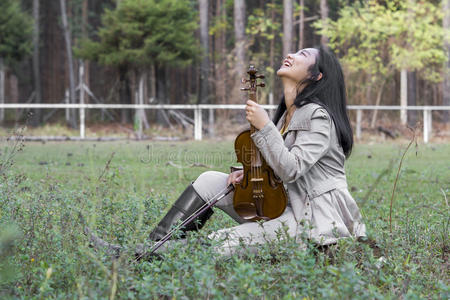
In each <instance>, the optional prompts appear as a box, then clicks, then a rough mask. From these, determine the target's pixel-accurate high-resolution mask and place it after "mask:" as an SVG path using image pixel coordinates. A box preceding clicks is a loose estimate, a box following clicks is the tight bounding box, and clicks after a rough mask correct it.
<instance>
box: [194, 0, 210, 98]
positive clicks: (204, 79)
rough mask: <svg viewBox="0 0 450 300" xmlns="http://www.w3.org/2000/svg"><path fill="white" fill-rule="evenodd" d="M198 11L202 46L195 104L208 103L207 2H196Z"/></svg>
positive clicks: (205, 0)
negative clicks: (198, 84)
mask: <svg viewBox="0 0 450 300" xmlns="http://www.w3.org/2000/svg"><path fill="white" fill-rule="evenodd" d="M198 6H199V11H200V43H201V44H202V48H203V49H202V50H203V55H202V61H201V64H200V88H199V93H198V100H197V102H198V103H199V104H200V103H208V102H209V101H208V99H209V95H208V79H209V78H208V77H209V43H208V42H209V34H208V1H207V0H198Z"/></svg>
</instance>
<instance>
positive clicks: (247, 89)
mask: <svg viewBox="0 0 450 300" xmlns="http://www.w3.org/2000/svg"><path fill="white" fill-rule="evenodd" d="M249 90H250V88H248V87H245V88H241V91H249Z"/></svg>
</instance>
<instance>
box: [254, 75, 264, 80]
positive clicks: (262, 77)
mask: <svg viewBox="0 0 450 300" xmlns="http://www.w3.org/2000/svg"><path fill="white" fill-rule="evenodd" d="M256 78H261V79H264V78H265V76H264V75H263V74H260V75H257V76H256Z"/></svg>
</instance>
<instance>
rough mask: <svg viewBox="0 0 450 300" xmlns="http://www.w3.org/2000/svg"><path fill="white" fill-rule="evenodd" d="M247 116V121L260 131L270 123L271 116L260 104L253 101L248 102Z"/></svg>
mask: <svg viewBox="0 0 450 300" xmlns="http://www.w3.org/2000/svg"><path fill="white" fill-rule="evenodd" d="M245 115H246V118H247V120H248V121H249V122H250V124H252V125H253V126H255V128H256V129H258V130H260V129H261V128H263V127H264V126H265V125H266V124H267V122H270V118H269V115H268V114H267V112H266V111H265V110H264V108H262V107H261V106H260V105H259V104H258V103H256V102H255V101H252V100H247V106H246V107H245Z"/></svg>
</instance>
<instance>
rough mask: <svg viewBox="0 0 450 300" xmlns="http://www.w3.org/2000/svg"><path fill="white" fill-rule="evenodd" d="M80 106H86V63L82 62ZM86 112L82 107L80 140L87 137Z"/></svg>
mask: <svg viewBox="0 0 450 300" xmlns="http://www.w3.org/2000/svg"><path fill="white" fill-rule="evenodd" d="M79 76H80V79H79V82H80V104H81V105H84V63H83V61H81V60H80V75H79ZM84 119H85V111H84V107H82V106H81V107H80V138H81V139H84V137H85V126H84V125H85V124H84V122H85V120H84Z"/></svg>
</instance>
